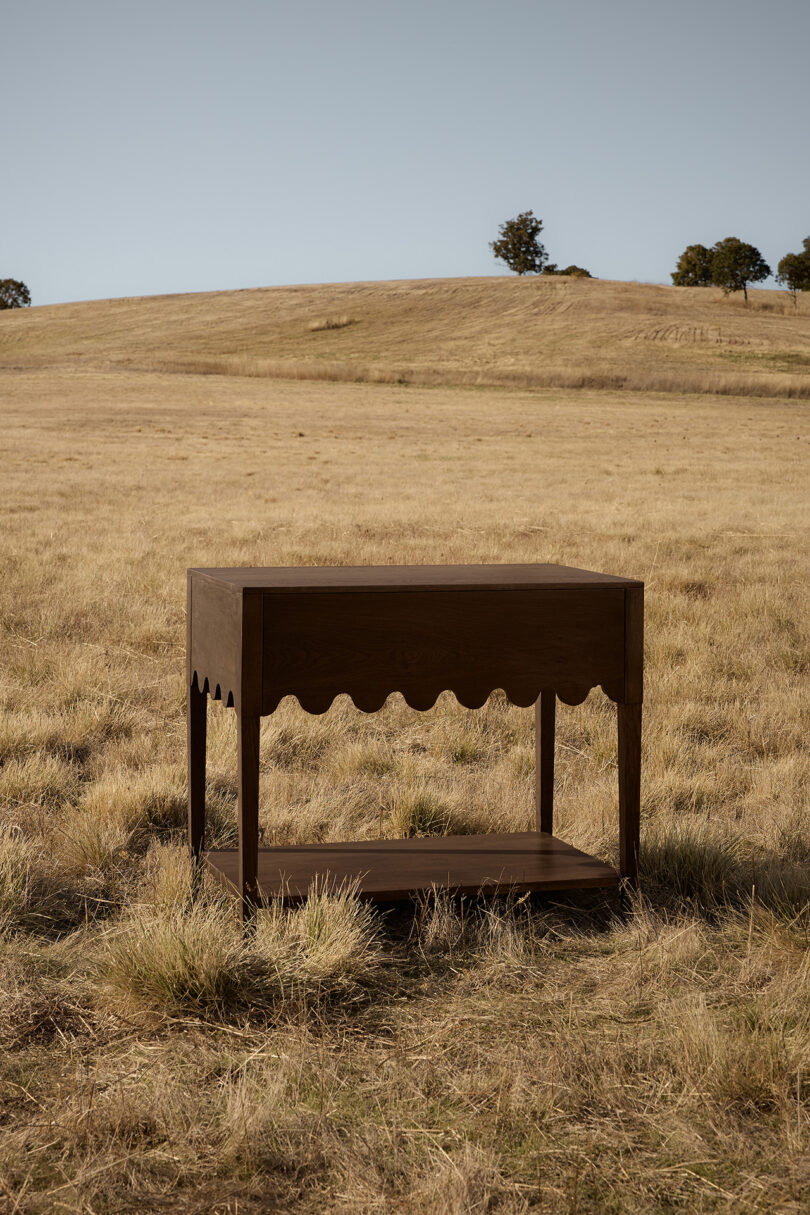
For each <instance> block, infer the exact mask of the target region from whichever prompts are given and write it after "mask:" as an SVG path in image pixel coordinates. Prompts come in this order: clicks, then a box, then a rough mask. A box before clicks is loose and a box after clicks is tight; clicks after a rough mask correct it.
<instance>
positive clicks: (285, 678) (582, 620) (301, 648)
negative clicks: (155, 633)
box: [262, 586, 624, 713]
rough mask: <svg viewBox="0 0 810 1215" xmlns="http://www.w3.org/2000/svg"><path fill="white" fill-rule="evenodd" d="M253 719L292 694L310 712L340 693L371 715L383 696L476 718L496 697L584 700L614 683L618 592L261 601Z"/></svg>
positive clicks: (325, 595) (315, 596) (619, 649)
mask: <svg viewBox="0 0 810 1215" xmlns="http://www.w3.org/2000/svg"><path fill="white" fill-rule="evenodd" d="M264 637H265V645H264V672H263V673H264V690H263V699H262V711H263V712H264V713H272V712H273V710H274V709H275V708H276V707H277V705H278V703H279V701H280V700H281V699H282V698H283V697H284V696H289V695H295V696H297V697H298V700H299V701H300V703H301V705H302V706H303V708H304V709H306V710H307V711H308V712H310V713H323V712H325V711H326V710H327V709H328V708H329V706H330V705H331V703H332V701H333V700H334V698H335V697H336V696H338V695H339V694H340V693H346V692H347V693H348V694H349V695H350V696H351V697H352V700H353V701H354V703H355V705H357V707H358V708H359V709H363V710H365V711H366V712H374V711H375V710H377V709H379V708H380V707H381V706H382V705H383V704H384V702H385V699H386V697H387V696H389V695H390V694H391V693H392V692H401V693H402V695H403V696H404V697H405V699H406V701H407V702H408V704H409V705H411V707H412V708H414V709H428V708H430V707H431V705H433V704H434V703H435V701H436V698H437V697H438V696H439V694H440V693H441V692H443V691H444V690H445V689H450V690H451V691H452V692H454V693H455V695H456V697H457V698H458V700H459V701H460V703H461V704H463V705H465V706H466V707H467V708H470V709H473V708H478V707H480V706H481V705H482V704H484V703H485V701H486V700H487V698H488V696H489V695H490V693H491V692H493V691H494V690H495V689H496V688H502V689H503V690H504V692H505V693H506V695H507V696H508V697H509V699H510V700H511V701H512V703H513V704H517V705H530V704H533V703H534V702H535V701H536V699H537V697H538V696H539V694H540V690H541V688H557V689H559V690H560V694H561V695H562V696H563V698H564V699H565V698H566V694H567V695H569V696H570V695H573V696H575V697H578V699H584V697H585V696H586V695H587V693H588V691H589V690H590V688H592V687H594V686H595V685H597V684H599V683H602V682H611V681H616V680H619V681H622V680H623V678H624V589H623V588H621V587H593V588H591V587H589V588H583V587H576V586H566V587H562V588H557V587H553V588H550V589H545V590H540V589H536V588H534V589H520V590H512V591H496V590H468V591H463V592H457V591H447V590H432V591H427V590H412V591H410V592H409V593H408V594H402V595H395V594H388V595H382V594H375V593H363V592H361V591H354V592H353V593H351V594H345V593H342V592H327V591H321V592H318V593H313V592H304V591H302V592H300V593H298V594H296V595H289V594H285V595H279V594H276V593H274V592H271V591H266V592H265V595H264Z"/></svg>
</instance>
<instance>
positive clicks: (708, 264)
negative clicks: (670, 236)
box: [672, 245, 712, 287]
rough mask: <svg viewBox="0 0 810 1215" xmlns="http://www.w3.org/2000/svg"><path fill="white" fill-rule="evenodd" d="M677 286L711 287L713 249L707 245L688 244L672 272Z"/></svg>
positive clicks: (674, 283)
mask: <svg viewBox="0 0 810 1215" xmlns="http://www.w3.org/2000/svg"><path fill="white" fill-rule="evenodd" d="M672 282H673V285H674V286H676V287H711V285H712V251H711V249H707V248H706V246H705V245H687V246H686V248H685V249H684V251H683V253H682V254H681V256H680V257H679V258H678V264H677V266H676V267H675V269H674V270H673V272H672Z"/></svg>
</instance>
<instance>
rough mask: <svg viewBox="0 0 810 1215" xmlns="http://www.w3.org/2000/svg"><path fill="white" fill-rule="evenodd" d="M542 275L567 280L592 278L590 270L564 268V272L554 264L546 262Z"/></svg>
mask: <svg viewBox="0 0 810 1215" xmlns="http://www.w3.org/2000/svg"><path fill="white" fill-rule="evenodd" d="M543 274H551V275H554V274H556V275H559V276H562V277H567V278H593V275H592V274H591V272H590V270H586V269H585V268H584V266H566V267H565V269H564V270H561V269H560V268H559V266H558V265H557V263H556V262H548V263H547V264H546V265H545V266H544V267H543Z"/></svg>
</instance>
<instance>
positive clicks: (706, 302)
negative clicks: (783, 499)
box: [0, 277, 810, 397]
mask: <svg viewBox="0 0 810 1215" xmlns="http://www.w3.org/2000/svg"><path fill="white" fill-rule="evenodd" d="M750 297H751V299H750V303H749V304H748V305H747V306H746V305H745V304H744V301H743V300H742V298H741V297H738V296H728V297H725V296H723V294H722V293H721V292H720V291H719V290H718V289H715V288H675V287H665V286H654V285H649V284H641V283H624V282H607V281H600V280H581V279H569V278H542V277H541V278H524V279H519V278H511V277H503V278H468V279H422V280H412V281H407V280H406V281H396V282H370V283H333V284H325V285H324V284H321V285H307V286H292V287H269V288H258V289H252V290H241V291H218V292H211V293H203V294H193V295H166V296H150V297H143V298H129V299H114V300H98V301H91V302H85V303H75V304H61V305H54V306H49V307H42V308H32V309H30V310H25V311H15V312H7V313H4V314H2V315H0V370H8V371H12V370H33V369H37V368H39V369H44V368H50V369H53V370H64V371H67V370H69V369H70V368H78V367H81V368H83V369H90V368H94V369H105V370H108V369H109V370H111V369H120V370H125V369H126V370H131V371H168V372H188V373H203V374H221V375H230V376H267V377H273V378H293V379H322V380H357V381H372V382H383V383H385V382H389V383H390V382H400V383H421V384H445V385H462V384H463V385H471V384H472V385H475V384H481V385H494V386H495V385H497V386H510V385H513V386H516V387H546V386H547V387H571V388H579V387H590V388H614V389H615V388H623V389H627V390H652V391H671V392H691V393H694V392H698V393H700V392H709V393H713V392H721V393H732V394H735V395H739V394H742V395H756V396H782V397H810V301H808V300H806V299H803V298H800V300H799V306H798V308H797V309H794V307H793V304H792V303H791V301H790V299H789V297H788V296H787V294H784V293H777V292H773V291H752V292H751V293H750Z"/></svg>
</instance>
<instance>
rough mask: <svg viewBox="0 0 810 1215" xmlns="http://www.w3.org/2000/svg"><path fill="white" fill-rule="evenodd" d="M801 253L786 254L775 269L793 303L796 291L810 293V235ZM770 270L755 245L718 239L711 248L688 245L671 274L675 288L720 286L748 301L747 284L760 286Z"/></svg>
mask: <svg viewBox="0 0 810 1215" xmlns="http://www.w3.org/2000/svg"><path fill="white" fill-rule="evenodd" d="M803 243H804V251H803V252H802V253H786V254H785V256H784V257H783V258H782V260H781V261H780V262H779V265H778V266H777V270H776V280H777V282H779V283H782V284H783V285H784V286H785V287H787V289H788V291H790V292H791V294H792V296H793V303H794V304H795V303H796V293H797V292H798V291H810V236H808V237H807V238H806V240H805V241H804V242H803ZM770 273H771V268H770V266H769V265H768V263H767V262H766V261H765V259H764V258H763V256H762V254H761V253H760V251H759V249H757V248H756V246H755V245H748V244H746V242H745V241H742V240H739V239H738V237H736V236H727V237H726V238H725V240H719V241H718V242H717V244H716V245H712V247H711V249H707V248H706V246H705V245H687V247H686V248H685V249H684V251H683V253H682V254H681V256H680V257H679V258H678V264H677V266H676V267H675V269H674V270H673V272H672V282H673V283H674V284H675V286H676V287H722V289H723V291H724V292H725V294H726V295H728V293H729V292H730V291H742V293H743V295H744V296H745V299H746V301H747V300H748V284H749V283H761V282H762V281H763V279H766V278H767V277H768V276H769V274H770Z"/></svg>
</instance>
